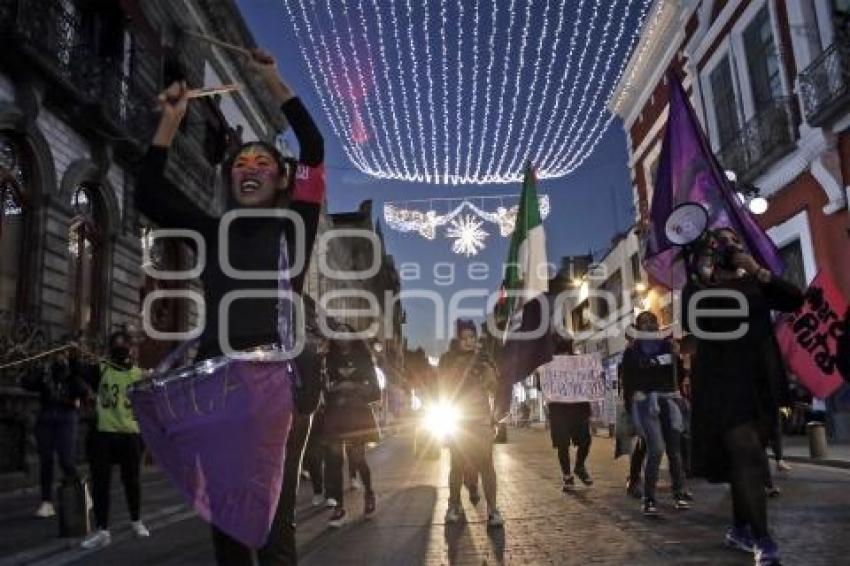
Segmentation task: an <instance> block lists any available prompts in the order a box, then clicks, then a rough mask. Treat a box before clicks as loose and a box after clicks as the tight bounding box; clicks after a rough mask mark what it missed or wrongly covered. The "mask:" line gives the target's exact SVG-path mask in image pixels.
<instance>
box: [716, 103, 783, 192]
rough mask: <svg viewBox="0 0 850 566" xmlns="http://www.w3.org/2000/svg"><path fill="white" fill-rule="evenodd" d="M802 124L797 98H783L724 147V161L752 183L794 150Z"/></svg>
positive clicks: (725, 166) (757, 116)
mask: <svg viewBox="0 0 850 566" xmlns="http://www.w3.org/2000/svg"><path fill="white" fill-rule="evenodd" d="M798 124H799V118H798V112H797V106H796V101H795V100H794V98H791V97H784V98H779V99H776V100H774V101H772V102H771V103H770V104H769V105H768V106H765V107H764V108H762V110H761V111H760V112H759V113H758V114H756V115H755V116H753V117H752V118H751V119H750V120H749V121H748V122H747V123H746V124H744V127H743V128H741V130H740V131H739V132H738V133H737V134H736V135H735V136H734V138H733V139H732V140H731V141H729V142H727V144H726V145H725V146H723V147H722V148H721V149H720V154H719V156H718V157H719V158H720V162H721V163H722V164H723V167H724V168H725V169H731V170H732V171H734V172H735V173H736V174H737V175H738V178H739V179H740V180H742V181H744V182H751V181H753V180H754V179H755V178H756V177H758V176H759V175H760V174H762V173H763V172H764V171H765V170H766V169H767V168H768V167H770V166H771V165H772V164H773V163H775V162H776V161H777V160H778V159H779V158H781V157H783V156H784V155H786V154H787V153H788V152H790V151H791V150H792V149H794V145H795V140H796V129H797V125H798Z"/></svg>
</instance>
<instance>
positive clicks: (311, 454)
mask: <svg viewBox="0 0 850 566" xmlns="http://www.w3.org/2000/svg"><path fill="white" fill-rule="evenodd" d="M320 436H321V430H318V429H317V427H316V420H315V417H314V420H313V427H312V428H311V429H310V436H309V439H308V440H307V447H306V448H305V449H304V468H305V469H306V470H307V471H308V472H310V483H311V484H313V494H314V495H322V494H323V493H324V491H325V481H324V480H325V469H324V466H325V447H324V445H323V444H322V439H321V438H320Z"/></svg>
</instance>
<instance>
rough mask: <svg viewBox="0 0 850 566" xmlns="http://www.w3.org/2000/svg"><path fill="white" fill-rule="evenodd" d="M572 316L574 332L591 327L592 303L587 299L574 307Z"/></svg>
mask: <svg viewBox="0 0 850 566" xmlns="http://www.w3.org/2000/svg"><path fill="white" fill-rule="evenodd" d="M571 317H572V322H573V332H583V331H585V330H589V329H590V304H589V303H588V302H587V299H585V300H584V301H583V302H582V303H581V304H580V305H579V306H577V307H576V308H574V309H573V312H572V314H571Z"/></svg>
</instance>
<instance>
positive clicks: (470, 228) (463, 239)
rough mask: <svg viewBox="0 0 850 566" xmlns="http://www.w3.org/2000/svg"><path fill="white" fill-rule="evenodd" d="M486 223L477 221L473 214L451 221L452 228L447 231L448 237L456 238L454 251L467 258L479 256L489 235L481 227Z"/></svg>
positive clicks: (453, 245)
mask: <svg viewBox="0 0 850 566" xmlns="http://www.w3.org/2000/svg"><path fill="white" fill-rule="evenodd" d="M483 225H484V222H483V221H481V220H476V219H475V217H473V216H472V215H471V214H465V215H463V216H460V217H458V218H455V219H454V220H452V221H451V226H449V229H448V230H446V236H448V237H449V238H454V239H455V241H454V243H453V244H452V251H453V252H454V253H456V254H458V255H460V254H463V255H465V256H466V257H472V256H474V255H477V254H478V252H480V251H481V250H483V249H484V240H485V239H486V238H487V236H488V235H489V234H488V233H487V231H486V230H483V229H482V228H481V226H483Z"/></svg>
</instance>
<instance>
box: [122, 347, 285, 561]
mask: <svg viewBox="0 0 850 566" xmlns="http://www.w3.org/2000/svg"><path fill="white" fill-rule="evenodd" d="M288 367H290V365H289V364H287V363H286V362H253V361H241V360H235V359H231V360H221V361H219V362H215V361H210V362H207V363H206V364H204V363H201V364H198V365H196V366H194V368H193V369H192V370H187V372H186V373H187V375H185V376H182V375H178V376H174V377H167V378H165V379H152V380H150V381H148V382H145V383H144V384H141V385H140V386H139V387H137V388H136V389H134V390H133V391H132V392H131V394H130V400H131V402H132V405H133V411H134V413H135V416H136V419H137V420H138V423H139V427H140V429H141V433H142V436H143V437H144V439H145V443H146V445H147V447H148V448H149V449H150V451H151V453H152V454H153V457H154V459H155V460H156V462H157V464H158V465H159V466H160V467H161V468H162V470H164V471H165V473H166V474H168V476H169V477H170V478H171V480H172V481H173V482H174V485H175V486H176V487H177V489H178V490H179V491H180V492H181V494H182V495H183V497H184V498H185V499H186V501H187V502H189V504H190V505H192V507H193V508H194V509H195V511H197V513H198V514H199V515H200V516H201V517H203V518H204V519H205V520H206V521H208V522H210V523H212V524H213V525H215V526H217V527H218V528H219V529H221V530H222V531H224V532H225V533H227V534H228V535H230V536H232V537H233V538H235V539H236V540H238V541H240V542H242V543H243V544H245V545H247V546H249V547H251V548H259V547H261V546H262V545H263V544H264V543H265V540H266V538H267V536H268V533H269V530H270V528H271V524H272V520H273V518H274V514H275V510H276V508H277V503H278V499H279V498H280V491H281V485H282V482H283V461H284V448H285V446H286V439H287V436H288V434H289V428H290V425H291V422H292V414H293V410H294V409H293V397H292V383H293V382H294V378H293V376H292V375H290V374H291V373H292V372H291V371H290V370H288V369H287V368H288Z"/></svg>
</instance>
